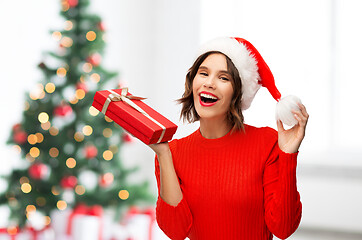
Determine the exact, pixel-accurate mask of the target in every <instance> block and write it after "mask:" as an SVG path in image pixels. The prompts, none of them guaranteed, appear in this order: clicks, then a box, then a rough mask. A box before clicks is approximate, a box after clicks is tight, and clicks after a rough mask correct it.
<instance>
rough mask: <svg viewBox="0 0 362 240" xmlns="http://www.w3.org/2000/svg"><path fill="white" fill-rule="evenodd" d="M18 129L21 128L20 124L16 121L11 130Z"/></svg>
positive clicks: (15, 130)
mask: <svg viewBox="0 0 362 240" xmlns="http://www.w3.org/2000/svg"><path fill="white" fill-rule="evenodd" d="M19 130H21V124H20V123H17V124H15V125H14V126H13V131H14V132H17V131H19Z"/></svg>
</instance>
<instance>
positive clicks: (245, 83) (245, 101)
mask: <svg viewBox="0 0 362 240" xmlns="http://www.w3.org/2000/svg"><path fill="white" fill-rule="evenodd" d="M210 51H218V52H221V53H223V54H225V55H226V56H228V57H229V58H230V59H231V61H232V62H233V63H234V65H235V67H236V68H237V69H238V71H239V75H240V78H241V84H242V100H241V108H242V110H246V109H248V108H249V107H250V104H251V102H252V101H253V99H254V97H255V94H256V93H257V91H258V90H259V88H260V87H261V85H260V84H259V83H258V82H259V80H260V77H259V73H258V66H257V62H256V60H255V58H254V57H253V55H252V53H251V52H249V51H248V49H247V48H246V47H245V46H244V44H241V43H239V42H238V41H237V40H236V39H234V38H230V37H219V38H216V39H213V40H211V41H208V42H206V43H205V44H203V45H201V47H200V48H199V51H198V55H197V57H198V56H200V55H202V54H204V53H207V52H210Z"/></svg>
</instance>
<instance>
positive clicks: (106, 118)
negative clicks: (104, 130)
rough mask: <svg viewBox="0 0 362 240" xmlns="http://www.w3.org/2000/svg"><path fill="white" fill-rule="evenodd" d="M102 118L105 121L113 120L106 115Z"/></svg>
mask: <svg viewBox="0 0 362 240" xmlns="http://www.w3.org/2000/svg"><path fill="white" fill-rule="evenodd" d="M104 119H105V120H106V121H107V122H113V120H112V119H110V118H109V117H107V116H104Z"/></svg>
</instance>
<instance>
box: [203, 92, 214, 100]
mask: <svg viewBox="0 0 362 240" xmlns="http://www.w3.org/2000/svg"><path fill="white" fill-rule="evenodd" d="M200 96H201V97H204V98H210V99H215V100H217V98H216V97H214V96H211V95H209V94H206V93H201V94H200Z"/></svg>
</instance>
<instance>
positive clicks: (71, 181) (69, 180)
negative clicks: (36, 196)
mask: <svg viewBox="0 0 362 240" xmlns="http://www.w3.org/2000/svg"><path fill="white" fill-rule="evenodd" d="M77 183H78V179H77V178H76V177H75V176H64V177H63V178H62V180H60V186H61V187H62V188H65V189H67V188H68V189H73V188H75V186H77Z"/></svg>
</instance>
